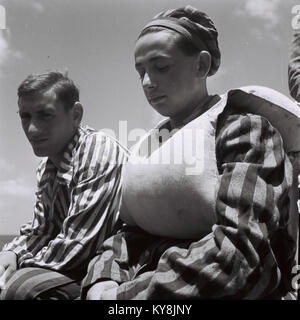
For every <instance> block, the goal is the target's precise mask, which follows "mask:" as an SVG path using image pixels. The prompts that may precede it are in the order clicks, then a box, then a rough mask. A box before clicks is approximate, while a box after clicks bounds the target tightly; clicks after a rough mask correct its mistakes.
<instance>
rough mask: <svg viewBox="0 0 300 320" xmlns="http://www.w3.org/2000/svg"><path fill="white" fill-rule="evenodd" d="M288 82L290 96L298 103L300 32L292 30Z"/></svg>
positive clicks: (299, 92) (299, 99)
mask: <svg viewBox="0 0 300 320" xmlns="http://www.w3.org/2000/svg"><path fill="white" fill-rule="evenodd" d="M288 76H289V78H288V80H289V89H290V94H291V96H292V97H293V98H294V99H295V100H296V101H298V103H299V102H300V31H299V29H296V30H294V34H293V41H292V43H291V54H290V61H289V65H288Z"/></svg>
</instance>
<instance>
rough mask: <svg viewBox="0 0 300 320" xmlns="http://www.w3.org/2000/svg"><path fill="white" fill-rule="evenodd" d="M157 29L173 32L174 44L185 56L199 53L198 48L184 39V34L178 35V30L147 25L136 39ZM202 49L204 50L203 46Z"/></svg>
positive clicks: (157, 30)
mask: <svg viewBox="0 0 300 320" xmlns="http://www.w3.org/2000/svg"><path fill="white" fill-rule="evenodd" d="M159 31H169V32H170V33H172V34H174V37H176V40H175V44H176V46H177V47H178V48H179V49H180V50H181V51H182V52H183V53H184V54H185V55H187V56H193V55H196V54H198V53H199V49H198V48H197V47H196V46H195V45H194V44H193V43H192V42H191V41H189V40H188V39H186V38H185V37H184V36H182V35H180V34H179V33H178V32H175V31H172V30H168V29H166V28H163V27H157V26H153V27H149V28H147V29H144V30H143V31H142V32H141V34H140V35H139V37H138V39H140V38H141V37H142V36H144V35H146V34H148V33H154V32H159ZM203 50H206V49H205V48H204V46H203Z"/></svg>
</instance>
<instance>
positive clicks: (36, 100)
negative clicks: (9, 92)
mask: <svg viewBox="0 0 300 320" xmlns="http://www.w3.org/2000/svg"><path fill="white" fill-rule="evenodd" d="M18 106H19V109H22V110H24V111H28V112H29V111H32V112H35V111H42V110H47V109H49V110H50V109H55V110H58V109H60V108H61V103H60V101H59V100H58V99H57V96H56V93H55V92H54V90H52V89H50V90H47V91H41V92H38V93H35V94H32V95H28V96H24V97H21V98H19V100H18Z"/></svg>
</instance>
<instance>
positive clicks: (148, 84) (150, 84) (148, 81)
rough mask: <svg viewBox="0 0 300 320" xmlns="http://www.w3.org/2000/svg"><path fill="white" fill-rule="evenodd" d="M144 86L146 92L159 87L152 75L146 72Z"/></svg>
mask: <svg viewBox="0 0 300 320" xmlns="http://www.w3.org/2000/svg"><path fill="white" fill-rule="evenodd" d="M142 85H143V88H144V89H145V90H146V89H152V88H155V87H157V82H156V81H155V80H154V79H153V77H150V75H149V74H148V73H147V72H146V73H145V74H144V77H143V82H142Z"/></svg>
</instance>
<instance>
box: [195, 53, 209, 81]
mask: <svg viewBox="0 0 300 320" xmlns="http://www.w3.org/2000/svg"><path fill="white" fill-rule="evenodd" d="M210 66H211V55H210V53H209V52H208V51H205V50H203V51H201V52H200V53H199V54H198V57H197V74H198V75H199V76H200V78H207V75H208V73H209V70H210Z"/></svg>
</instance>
